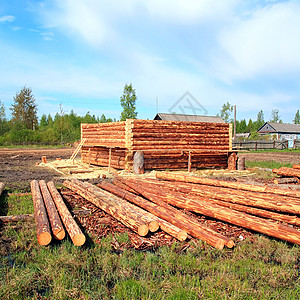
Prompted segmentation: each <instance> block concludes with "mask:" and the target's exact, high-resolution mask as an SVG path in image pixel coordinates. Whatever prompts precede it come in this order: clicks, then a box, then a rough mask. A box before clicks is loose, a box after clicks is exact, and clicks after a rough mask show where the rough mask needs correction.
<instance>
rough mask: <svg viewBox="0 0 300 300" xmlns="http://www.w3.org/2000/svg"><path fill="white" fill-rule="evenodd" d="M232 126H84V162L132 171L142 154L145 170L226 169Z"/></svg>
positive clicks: (128, 123) (160, 123) (155, 123)
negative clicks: (191, 167)
mask: <svg viewBox="0 0 300 300" xmlns="http://www.w3.org/2000/svg"><path fill="white" fill-rule="evenodd" d="M231 132H232V131H231V126H230V125H229V124H225V123H224V124H223V123H203V122H179V121H159V120H132V119H128V120H126V121H124V122H113V123H99V124H81V138H82V139H86V141H85V143H84V145H83V147H82V152H81V155H82V160H83V162H88V163H91V164H96V165H100V166H108V164H109V165H110V166H112V167H114V168H117V169H124V168H125V169H131V168H132V163H133V154H134V153H135V152H136V151H139V150H140V151H143V153H144V161H145V165H144V167H145V169H167V168H169V169H183V168H187V167H188V162H189V161H190V164H191V165H192V166H193V167H197V168H199V167H223V168H226V167H227V164H228V156H229V155H230V154H231V152H232V134H231Z"/></svg>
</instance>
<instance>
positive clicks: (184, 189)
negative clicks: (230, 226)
mask: <svg viewBox="0 0 300 300" xmlns="http://www.w3.org/2000/svg"><path fill="white" fill-rule="evenodd" d="M148 181H149V182H151V184H152V185H153V186H156V187H157V188H158V189H164V190H170V191H175V192H179V193H181V194H184V195H189V196H191V197H196V196H197V192H195V190H193V187H191V185H192V184H190V185H186V186H183V185H172V184H170V183H168V182H155V180H151V181H150V180H148ZM199 195H202V196H203V197H205V198H206V199H207V201H209V202H210V203H213V204H218V205H220V206H224V207H228V208H231V209H234V210H237V211H242V212H246V213H248V214H251V215H255V216H258V217H263V218H267V219H272V220H276V221H281V222H285V223H289V224H293V225H297V226H300V218H298V217H297V216H294V215H285V214H280V213H276V212H272V211H269V210H265V209H259V208H255V207H251V206H246V205H241V204H236V203H230V202H226V201H221V200H216V199H215V198H211V196H212V197H213V195H212V194H209V193H206V192H205V191H204V193H203V194H201V193H199ZM205 198H202V199H203V200H204V199H205ZM219 198H220V199H221V198H222V197H219ZM195 199H196V198H195ZM205 201H206V200H205Z"/></svg>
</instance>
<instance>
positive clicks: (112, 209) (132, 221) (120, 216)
mask: <svg viewBox="0 0 300 300" xmlns="http://www.w3.org/2000/svg"><path fill="white" fill-rule="evenodd" d="M63 184H64V186H66V187H67V188H69V189H71V190H73V191H74V192H75V193H77V194H79V195H80V196H82V197H84V198H85V199H87V200H88V201H90V202H91V203H93V204H94V205H95V206H97V207H99V208H100V209H102V210H103V211H105V212H106V213H108V214H109V215H111V216H112V217H114V218H115V219H116V220H118V221H120V222H121V223H122V224H124V225H125V226H127V227H128V228H130V229H131V230H133V231H134V232H136V233H138V234H139V235H141V236H145V235H147V233H148V232H149V227H148V225H147V224H146V222H144V221H141V220H142V218H141V217H142V216H141V214H140V213H139V212H137V211H136V210H135V209H134V208H133V207H132V206H130V205H127V204H128V203H127V202H126V201H125V200H122V199H120V198H117V197H113V195H111V197H109V196H107V195H106V194H104V193H101V192H100V191H98V192H97V193H95V192H91V191H89V190H88V189H87V187H86V186H85V185H84V184H82V183H80V182H78V181H76V182H74V181H72V182H71V181H64V183H63ZM125 202H126V203H125Z"/></svg>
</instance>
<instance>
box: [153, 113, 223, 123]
mask: <svg viewBox="0 0 300 300" xmlns="http://www.w3.org/2000/svg"><path fill="white" fill-rule="evenodd" d="M154 120H162V121H181V122H207V123H225V122H224V120H223V119H222V118H220V117H216V116H199V115H184V114H165V113H158V114H156V116H155V117H154Z"/></svg>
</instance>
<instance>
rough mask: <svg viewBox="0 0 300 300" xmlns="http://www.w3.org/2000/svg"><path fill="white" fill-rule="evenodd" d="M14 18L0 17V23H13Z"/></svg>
mask: <svg viewBox="0 0 300 300" xmlns="http://www.w3.org/2000/svg"><path fill="white" fill-rule="evenodd" d="M15 19H16V18H15V17H14V16H2V17H0V23H4V22H13V21H14V20H15Z"/></svg>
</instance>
